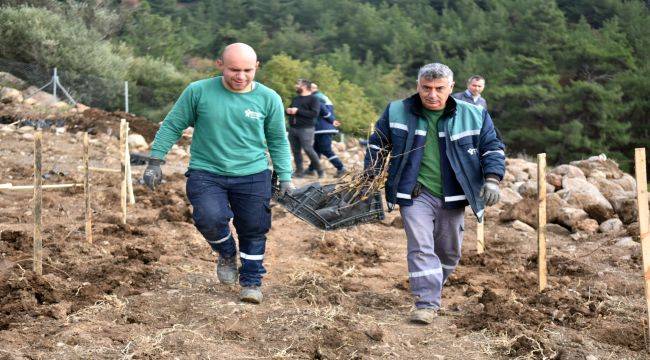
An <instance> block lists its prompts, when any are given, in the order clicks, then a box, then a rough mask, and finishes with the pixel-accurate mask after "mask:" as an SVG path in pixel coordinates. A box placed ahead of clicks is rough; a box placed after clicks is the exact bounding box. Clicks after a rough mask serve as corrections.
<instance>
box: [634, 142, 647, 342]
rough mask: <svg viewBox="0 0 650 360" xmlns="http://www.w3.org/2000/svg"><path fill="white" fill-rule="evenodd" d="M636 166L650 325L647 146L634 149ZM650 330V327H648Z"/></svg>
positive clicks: (640, 235) (637, 196) (640, 237)
mask: <svg viewBox="0 0 650 360" xmlns="http://www.w3.org/2000/svg"><path fill="white" fill-rule="evenodd" d="M634 167H635V172H636V203H637V206H638V210H639V240H640V242H641V253H642V254H643V278H644V282H643V283H644V285H645V301H646V306H647V309H648V326H650V229H648V221H650V220H649V219H648V217H650V215H649V213H648V176H647V174H646V170H645V169H646V157H645V148H637V149H634ZM648 330H649V331H650V328H649V329H648Z"/></svg>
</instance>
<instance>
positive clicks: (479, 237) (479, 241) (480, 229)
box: [476, 211, 485, 254]
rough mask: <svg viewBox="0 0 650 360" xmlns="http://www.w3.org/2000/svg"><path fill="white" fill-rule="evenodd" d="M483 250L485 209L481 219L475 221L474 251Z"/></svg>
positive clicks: (479, 251) (480, 252)
mask: <svg viewBox="0 0 650 360" xmlns="http://www.w3.org/2000/svg"><path fill="white" fill-rule="evenodd" d="M484 251H485V211H484V212H483V219H482V220H481V222H477V223H476V253H477V254H483V252H484Z"/></svg>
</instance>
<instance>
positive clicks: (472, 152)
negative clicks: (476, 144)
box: [467, 148, 478, 155]
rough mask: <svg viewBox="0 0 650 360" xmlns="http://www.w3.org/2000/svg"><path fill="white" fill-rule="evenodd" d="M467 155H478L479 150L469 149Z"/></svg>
mask: <svg viewBox="0 0 650 360" xmlns="http://www.w3.org/2000/svg"><path fill="white" fill-rule="evenodd" d="M467 153H468V154H470V155H476V154H477V153H478V150H476V149H475V148H469V149H467Z"/></svg>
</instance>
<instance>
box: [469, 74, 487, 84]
mask: <svg viewBox="0 0 650 360" xmlns="http://www.w3.org/2000/svg"><path fill="white" fill-rule="evenodd" d="M474 80H483V81H485V78H484V77H483V76H481V75H472V76H470V77H469V79H467V83H468V84H469V83H471V82H472V81H474Z"/></svg>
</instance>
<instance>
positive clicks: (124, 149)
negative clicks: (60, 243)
mask: <svg viewBox="0 0 650 360" xmlns="http://www.w3.org/2000/svg"><path fill="white" fill-rule="evenodd" d="M128 137H129V124H128V122H127V121H126V119H122V120H121V121H120V140H119V141H120V146H119V149H120V169H108V168H98V167H91V166H89V162H90V146H89V139H88V133H84V137H83V166H82V167H81V168H82V169H83V172H84V181H83V183H81V184H78V183H72V184H49V185H44V184H43V177H42V174H43V171H42V158H43V155H42V141H43V132H42V131H40V130H39V131H36V132H35V133H34V184H33V185H13V184H11V183H8V184H0V190H4V191H11V190H31V189H33V190H34V266H33V268H34V272H35V273H36V274H38V275H42V274H43V238H42V206H43V190H44V189H65V188H71V187H81V186H83V188H84V205H85V209H84V213H85V237H86V241H88V242H90V243H92V242H93V233H92V207H91V196H90V194H91V186H90V173H91V172H109V173H119V174H120V187H121V202H120V205H121V210H122V217H121V221H122V224H126V215H127V203H130V204H132V205H133V204H135V196H134V194H133V179H132V176H131V159H130V155H129V142H128Z"/></svg>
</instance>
